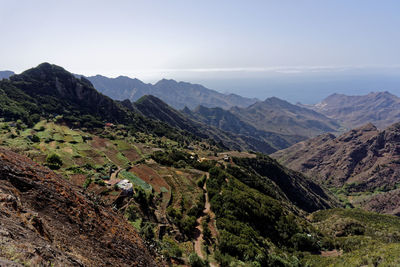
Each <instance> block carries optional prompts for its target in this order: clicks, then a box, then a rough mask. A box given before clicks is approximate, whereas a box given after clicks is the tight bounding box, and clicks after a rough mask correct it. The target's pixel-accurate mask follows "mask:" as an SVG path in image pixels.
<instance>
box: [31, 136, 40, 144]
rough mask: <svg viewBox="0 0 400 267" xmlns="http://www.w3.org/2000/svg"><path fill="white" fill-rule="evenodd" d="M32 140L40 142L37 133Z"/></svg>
mask: <svg viewBox="0 0 400 267" xmlns="http://www.w3.org/2000/svg"><path fill="white" fill-rule="evenodd" d="M31 141H32V142H34V143H39V142H40V138H39V137H38V136H37V135H33V136H32V137H31Z"/></svg>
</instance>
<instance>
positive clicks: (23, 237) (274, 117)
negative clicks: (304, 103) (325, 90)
mask: <svg viewBox="0 0 400 267" xmlns="http://www.w3.org/2000/svg"><path fill="white" fill-rule="evenodd" d="M0 117H1V120H0V146H1V148H0V174H1V175H0V237H1V238H0V243H1V244H0V245H2V246H1V247H2V249H0V265H11V266H19V265H76V266H113V265H115V266H202V267H205V266H330V265H337V266H362V265H371V266H376V265H377V264H382V265H385V266H386V265H388V266H390V265H394V266H396V265H399V264H400V260H399V258H398V257H397V255H398V254H399V253H400V242H399V240H400V239H399V233H400V218H398V217H396V216H393V215H381V214H377V213H375V212H380V213H389V214H394V215H399V214H400V212H399V206H398V200H399V199H400V197H399V195H400V193H399V192H400V191H399V190H400V189H398V185H399V182H398V178H397V177H398V176H399V173H398V169H399V166H398V164H399V162H400V155H399V153H400V152H399V151H400V149H399V147H400V137H399V136H400V124H393V125H391V126H390V127H388V128H386V129H385V130H378V129H377V127H375V126H374V125H372V124H366V125H364V126H362V127H360V128H358V129H354V130H351V131H349V132H347V133H344V134H341V135H340V133H341V131H343V130H344V127H343V126H342V125H341V124H340V123H338V122H337V121H336V120H334V119H330V118H328V117H327V116H325V115H323V114H320V113H317V112H315V111H312V110H310V109H306V108H305V107H299V106H296V105H292V104H290V103H288V102H286V101H283V100H280V99H277V98H269V99H266V100H265V101H258V102H256V103H253V104H250V105H248V106H246V107H230V108H229V109H223V108H221V107H206V106H204V105H199V106H197V107H195V108H193V109H189V108H188V107H186V108H183V109H182V110H178V109H176V108H174V107H172V106H170V105H168V103H166V102H164V101H163V99H160V98H158V97H156V96H152V95H147V94H146V95H143V96H142V97H140V98H139V99H137V100H136V101H131V100H129V99H124V100H113V99H112V98H110V97H108V96H106V95H103V94H102V93H100V92H98V91H97V90H96V89H95V87H94V86H93V85H92V83H91V82H90V81H89V80H88V79H86V78H85V77H81V76H78V77H77V76H76V75H73V74H72V73H70V72H68V71H66V70H65V69H63V68H62V67H59V66H56V65H51V64H48V63H43V64H40V65H39V66H37V67H35V68H32V69H29V70H27V71H24V72H22V73H21V74H19V75H13V76H11V77H9V79H3V80H1V81H0ZM326 132H333V133H335V134H337V135H339V136H336V135H334V134H332V133H326ZM321 133H322V135H319V136H317V137H314V138H313V139H310V140H305V139H307V138H308V137H312V136H315V135H318V134H321ZM299 140H304V141H301V142H300V143H296V144H294V145H293V146H291V147H289V148H287V149H285V150H281V151H278V152H276V153H274V154H272V155H273V157H275V158H276V159H278V160H279V162H278V161H277V160H275V159H273V158H271V157H269V156H268V155H265V154H263V153H261V152H264V153H269V152H273V151H274V150H276V149H278V148H282V147H286V146H289V145H291V144H293V143H295V142H297V141H299ZM251 150H255V151H251ZM281 163H283V164H284V165H282V164H281ZM285 165H287V166H290V167H291V168H293V170H292V169H290V168H289V167H287V166H285ZM299 171H302V172H304V173H305V174H303V173H301V172H299ZM344 206H346V207H347V208H346V209H343V208H342V207H344ZM355 207H356V208H355ZM358 208H362V209H363V210H361V209H358Z"/></svg>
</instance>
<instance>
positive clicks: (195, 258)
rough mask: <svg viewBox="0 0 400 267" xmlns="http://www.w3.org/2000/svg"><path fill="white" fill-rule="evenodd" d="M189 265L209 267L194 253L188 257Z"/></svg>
mask: <svg viewBox="0 0 400 267" xmlns="http://www.w3.org/2000/svg"><path fill="white" fill-rule="evenodd" d="M189 264H190V266H192V267H206V266H209V264H208V263H207V262H204V261H203V260H202V259H201V258H200V257H199V256H198V255H197V254H196V253H192V254H190V255H189Z"/></svg>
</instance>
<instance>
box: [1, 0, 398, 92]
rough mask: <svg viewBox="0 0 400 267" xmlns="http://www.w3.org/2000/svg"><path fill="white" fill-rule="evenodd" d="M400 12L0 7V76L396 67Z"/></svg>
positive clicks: (201, 74)
mask: <svg viewBox="0 0 400 267" xmlns="http://www.w3.org/2000/svg"><path fill="white" fill-rule="evenodd" d="M399 14H400V1H397V0H392V1H391V0H382V1H378V0H375V1H371V0H292V1H286V0H276V1H267V0H265V1H251V0H247V1H245V0H243V1H234V0H226V1H224V0H212V1H208V0H201V1H190V0H181V1H178V0H160V1H151V0H147V1H118V0H115V1H100V0H97V1H82V0H81V1H73V0H70V1H63V0H57V1H54V0H51V1H41V0H35V1H34V0H29V1H18V0H9V1H6V0H0V25H1V28H2V31H1V39H0V70H5V69H10V70H13V71H16V72H20V71H22V70H24V69H27V68H30V67H33V66H36V65H38V64H39V63H41V62H44V61H47V62H50V63H54V64H57V65H61V66H63V67H65V68H66V69H68V70H70V71H72V72H75V73H81V74H85V75H92V74H97V73H100V74H103V75H108V76H116V75H120V74H123V75H128V76H131V77H137V78H139V79H144V80H145V81H154V80H157V79H159V78H162V77H167V78H178V79H180V78H181V79H183V78H187V79H189V80H190V79H194V80H202V79H203V80H207V78H209V77H210V78H212V77H214V78H215V77H217V78H218V79H223V78H228V79H229V78H232V77H241V76H243V77H253V76H256V77H266V76H268V75H274V74H276V73H278V74H282V73H283V74H287V75H289V76H288V77H290V74H297V73H303V72H307V73H316V72H321V71H322V72H329V73H334V72H341V71H344V70H348V69H369V68H375V69H376V68H378V69H381V68H383V69H394V70H398V69H399V67H400V52H399V47H400V34H399V28H400V16H399ZM224 90H225V89H224Z"/></svg>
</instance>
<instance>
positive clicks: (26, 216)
mask: <svg viewBox="0 0 400 267" xmlns="http://www.w3.org/2000/svg"><path fill="white" fill-rule="evenodd" d="M0 247H1V249H0V257H1V258H3V259H6V260H11V261H13V262H15V263H16V264H17V263H21V264H23V265H32V266H50V265H51V266H53V265H54V266H157V263H156V261H155V260H154V256H153V255H151V254H150V252H149V251H148V250H147V248H146V247H145V246H144V244H143V242H142V240H141V238H140V236H139V235H138V234H137V233H136V232H135V230H134V229H133V228H132V226H131V225H130V224H129V223H128V222H126V221H125V219H124V218H122V217H121V216H120V215H118V214H116V213H114V212H113V211H112V210H110V209H109V208H106V207H104V206H103V205H102V204H101V202H100V201H99V200H98V199H97V198H94V199H89V198H88V197H87V196H85V195H84V194H82V193H81V192H80V191H79V189H78V188H77V187H74V186H72V185H71V184H70V183H69V182H68V181H66V180H65V179H64V178H62V177H60V176H58V175H57V174H55V173H54V172H52V171H50V170H49V169H47V168H45V167H43V166H40V165H38V164H36V163H35V162H33V161H32V160H30V159H28V158H26V157H24V156H20V155H18V154H15V153H13V152H10V151H8V150H5V149H0ZM15 266H18V265H15Z"/></svg>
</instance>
